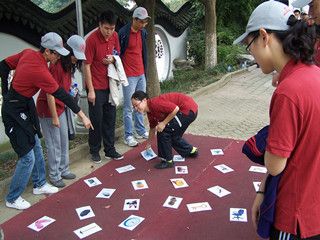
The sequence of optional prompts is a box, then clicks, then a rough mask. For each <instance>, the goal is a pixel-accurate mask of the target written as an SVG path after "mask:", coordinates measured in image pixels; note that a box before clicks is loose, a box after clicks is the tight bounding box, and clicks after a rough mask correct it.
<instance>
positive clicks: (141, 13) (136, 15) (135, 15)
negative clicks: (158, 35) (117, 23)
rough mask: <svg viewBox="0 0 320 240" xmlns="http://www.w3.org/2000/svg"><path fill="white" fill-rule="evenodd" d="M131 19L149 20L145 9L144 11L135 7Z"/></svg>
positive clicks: (142, 8)
mask: <svg viewBox="0 0 320 240" xmlns="http://www.w3.org/2000/svg"><path fill="white" fill-rule="evenodd" d="M132 17H133V18H139V19H141V20H144V19H146V18H151V17H149V15H148V12H147V9H145V8H144V7H137V8H136V9H135V10H134V11H133V14H132Z"/></svg>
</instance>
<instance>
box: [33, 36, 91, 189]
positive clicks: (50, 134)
mask: <svg viewBox="0 0 320 240" xmlns="http://www.w3.org/2000/svg"><path fill="white" fill-rule="evenodd" d="M65 48H66V49H67V50H68V51H69V52H70V53H69V54H68V55H67V56H61V57H60V59H59V60H58V62H57V63H56V64H50V68H49V69H50V72H51V74H52V76H53V77H54V79H55V80H56V81H57V83H58V84H59V86H60V87H61V88H63V89H64V90H65V91H66V92H69V91H70V87H71V81H72V77H73V75H74V73H75V71H76V69H78V70H80V71H81V66H82V60H85V59H86V57H85V54H84V51H85V41H84V39H83V38H82V37H80V36H78V35H73V36H71V37H70V38H69V39H68V41H67V44H66V46H65ZM55 106H56V111H55V112H53V113H51V112H50V110H49V108H48V101H47V94H46V92H45V91H44V90H41V91H40V93H39V96H38V98H37V112H38V115H39V120H40V124H41V129H42V131H43V133H44V138H45V143H46V148H47V159H48V167H49V179H50V182H51V184H52V185H53V186H55V187H58V188H62V187H64V186H65V183H64V182H63V180H62V179H74V178H76V175H75V174H73V173H71V172H70V169H69V141H68V120H67V116H66V111H65V110H66V107H65V105H64V103H63V102H61V101H60V100H58V99H55Z"/></svg>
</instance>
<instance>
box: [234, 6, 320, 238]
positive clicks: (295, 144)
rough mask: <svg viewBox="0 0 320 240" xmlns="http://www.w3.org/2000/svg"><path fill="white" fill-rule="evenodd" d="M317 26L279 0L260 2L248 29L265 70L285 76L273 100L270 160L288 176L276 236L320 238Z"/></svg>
mask: <svg viewBox="0 0 320 240" xmlns="http://www.w3.org/2000/svg"><path fill="white" fill-rule="evenodd" d="M315 40H316V31H315V27H314V26H310V25H308V23H306V22H304V21H299V20H297V19H296V18H295V17H294V15H293V12H292V9H291V8H289V7H288V6H286V5H284V4H282V3H279V2H277V1H267V2H264V3H262V4H260V5H259V6H258V7H257V8H256V9H255V10H254V11H253V13H252V14H251V16H250V18H249V22H248V24H247V28H246V32H245V33H244V34H243V35H241V36H240V37H239V38H238V39H236V40H235V42H234V43H235V44H236V43H245V44H247V50H248V51H249V52H250V53H251V54H252V55H253V56H254V58H255V60H256V61H257V63H258V64H259V66H260V68H261V70H262V72H263V73H266V74H268V73H271V72H273V71H274V70H275V71H277V72H278V73H279V74H280V75H279V81H278V85H277V88H276V89H275V91H274V93H273V96H272V99H271V104H270V111H269V114H270V127H269V132H268V138H267V146H266V152H265V156H264V163H265V166H266V168H267V170H268V173H269V174H271V175H273V176H277V175H279V174H282V176H281V179H280V181H279V185H278V187H277V196H276V201H275V212H274V216H275V217H274V221H273V228H272V229H271V233H270V239H271V240H274V239H290V240H291V239H313V240H314V239H320V221H319V219H320V200H319V199H320V189H319V182H320V174H319V172H320V148H319V142H320V128H319V118H320V104H319V102H320V68H318V67H317V66H316V65H314V59H313V54H314V44H315ZM264 190H265V181H262V183H261V185H260V189H259V191H258V193H257V195H256V198H255V200H254V203H253V206H252V220H253V223H254V225H255V226H256V223H257V221H258V219H259V214H260V205H261V202H262V200H263V198H264V195H263V193H264Z"/></svg>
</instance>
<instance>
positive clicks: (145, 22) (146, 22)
mask: <svg viewBox="0 0 320 240" xmlns="http://www.w3.org/2000/svg"><path fill="white" fill-rule="evenodd" d="M136 21H137V22H138V23H140V24H148V22H149V20H148V19H144V20H142V19H139V18H136Z"/></svg>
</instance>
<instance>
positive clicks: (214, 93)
mask: <svg viewBox="0 0 320 240" xmlns="http://www.w3.org/2000/svg"><path fill="white" fill-rule="evenodd" d="M273 90H274V89H273V87H272V86H271V76H270V75H264V74H262V73H261V71H260V69H258V68H251V69H249V71H241V72H240V73H238V74H234V73H232V74H228V75H227V76H226V77H224V78H223V79H221V80H220V81H219V82H217V83H214V84H211V85H210V86H208V87H205V88H203V89H200V90H198V91H196V92H194V93H193V94H192V95H193V96H194V98H195V100H196V101H197V103H198V104H199V114H198V118H197V120H196V121H195V122H194V123H193V124H192V125H191V126H190V127H189V129H188V132H189V133H193V134H197V135H210V136H215V137H224V138H233V139H247V138H248V137H250V136H252V135H253V134H255V133H256V132H257V130H259V129H260V128H262V127H263V126H265V125H267V124H268V122H269V120H268V105H269V102H270V98H271V95H272V92H273ZM117 135H119V134H117ZM116 147H117V149H118V151H120V152H122V153H124V152H126V151H128V150H129V148H128V147H127V146H126V145H124V144H123V142H122V137H119V139H118V141H117V145H116ZM102 156H103V155H102ZM70 158H71V169H72V171H73V172H74V173H75V174H77V176H78V177H83V176H85V175H87V174H89V173H90V172H92V171H94V170H95V169H96V168H98V167H101V166H103V165H104V164H106V163H107V161H106V160H103V162H102V164H99V165H97V164H93V163H91V162H90V161H89V156H88V149H87V147H86V146H80V147H79V148H77V149H76V150H75V151H72V152H70ZM8 183H9V180H6V181H3V182H2V183H1V182H0V188H2V189H1V191H0V224H1V223H3V222H5V221H6V220H8V219H10V218H11V217H13V216H15V215H16V214H18V213H19V212H20V211H18V210H13V209H8V208H7V207H5V204H4V193H5V192H6V191H7V190H6V188H7V186H8ZM71 183H72V181H69V182H68V184H71ZM23 197H24V198H25V199H27V200H28V201H30V202H31V203H32V204H34V203H36V202H38V201H40V200H41V199H43V198H45V197H44V196H35V195H33V194H32V189H31V186H30V187H29V189H27V190H26V191H25V193H24V194H23Z"/></svg>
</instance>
